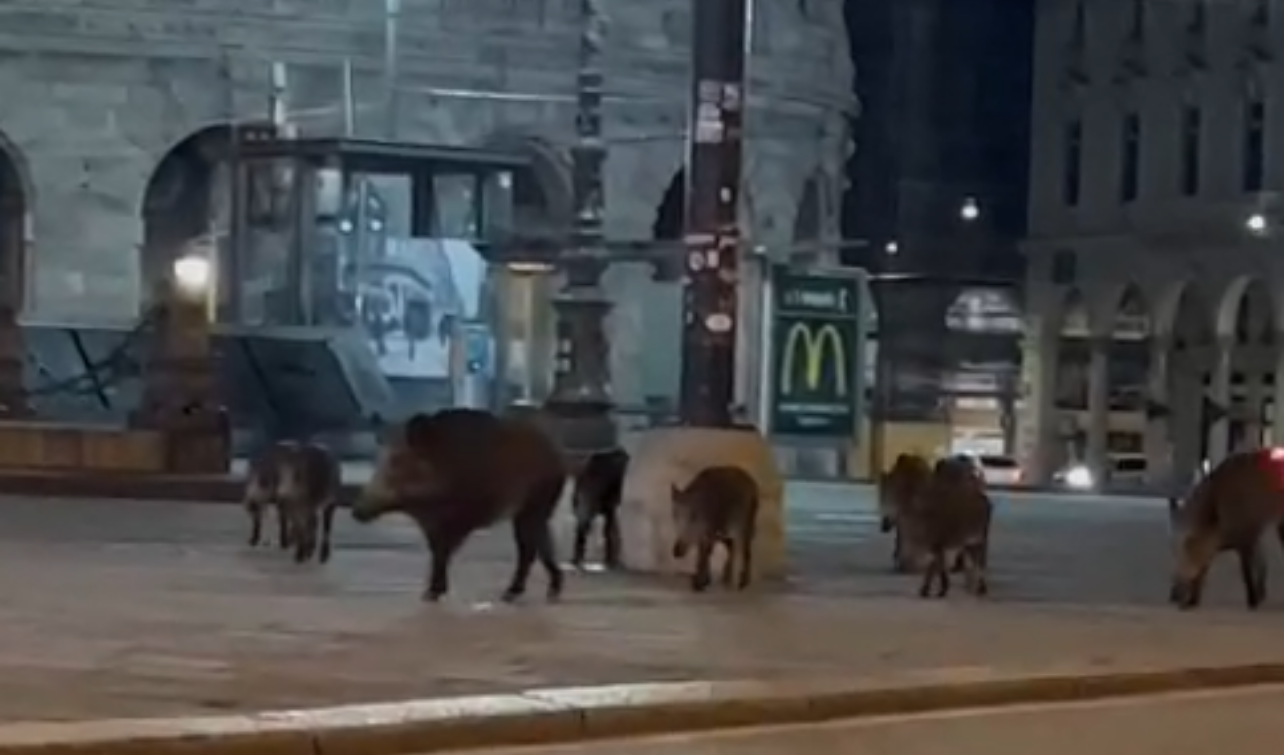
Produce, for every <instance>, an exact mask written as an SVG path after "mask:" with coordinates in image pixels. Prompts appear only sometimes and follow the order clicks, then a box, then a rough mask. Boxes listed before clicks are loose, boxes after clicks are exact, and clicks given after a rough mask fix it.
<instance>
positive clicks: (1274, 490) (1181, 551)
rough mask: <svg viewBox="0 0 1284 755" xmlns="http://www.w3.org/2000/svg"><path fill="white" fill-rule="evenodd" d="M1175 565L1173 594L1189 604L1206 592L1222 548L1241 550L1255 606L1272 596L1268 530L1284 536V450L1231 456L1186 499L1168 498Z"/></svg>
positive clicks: (1247, 587) (1184, 604)
mask: <svg viewBox="0 0 1284 755" xmlns="http://www.w3.org/2000/svg"><path fill="white" fill-rule="evenodd" d="M1168 513H1169V522H1170V524H1171V526H1172V535H1173V550H1174V561H1175V566H1174V570H1173V581H1172V587H1171V590H1170V592H1169V599H1170V600H1171V601H1172V602H1173V603H1174V604H1176V605H1177V606H1179V607H1181V608H1183V609H1190V608H1194V607H1196V606H1198V605H1199V603H1200V600H1201V599H1202V598H1203V591H1204V579H1205V577H1206V576H1207V574H1208V569H1209V567H1210V566H1211V565H1212V562H1213V560H1214V559H1215V558H1216V557H1217V555H1218V554H1219V553H1222V552H1224V551H1234V552H1235V553H1236V554H1237V555H1238V556H1239V566H1240V576H1241V578H1242V580H1243V582H1244V594H1245V599H1246V602H1247V604H1248V607H1249V609H1256V608H1257V607H1258V606H1260V605H1261V604H1262V601H1264V600H1265V599H1266V559H1265V555H1264V554H1263V553H1262V549H1261V540H1262V535H1263V534H1264V533H1265V532H1266V531H1267V530H1268V529H1274V530H1275V531H1276V535H1277V536H1278V537H1279V538H1280V540H1281V541H1282V542H1284V527H1281V521H1284V451H1281V450H1280V449H1269V450H1259V451H1250V452H1247V453H1240V454H1236V455H1234V456H1230V457H1228V458H1227V459H1225V460H1224V461H1222V463H1221V464H1218V465H1217V467H1216V468H1214V469H1213V470H1212V471H1211V472H1209V474H1208V475H1207V476H1206V477H1204V478H1203V479H1202V480H1200V481H1199V482H1198V483H1196V485H1195V488H1194V490H1192V491H1191V492H1190V494H1189V495H1188V496H1187V497H1186V501H1185V503H1184V504H1183V503H1182V502H1181V501H1180V500H1178V499H1177V498H1169V499H1168Z"/></svg>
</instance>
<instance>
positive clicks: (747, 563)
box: [736, 532, 754, 590]
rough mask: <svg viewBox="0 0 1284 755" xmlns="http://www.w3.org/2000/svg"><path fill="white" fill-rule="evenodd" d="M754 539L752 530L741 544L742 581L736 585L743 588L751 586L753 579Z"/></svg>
mask: <svg viewBox="0 0 1284 755" xmlns="http://www.w3.org/2000/svg"><path fill="white" fill-rule="evenodd" d="M753 541H754V534H753V533H752V532H750V533H749V534H748V535H747V536H746V537H745V540H744V542H743V543H741V544H740V581H739V583H737V585H736V587H737V588H739V589H741V590H744V589H746V588H747V587H749V582H750V581H751V580H752V579H753Z"/></svg>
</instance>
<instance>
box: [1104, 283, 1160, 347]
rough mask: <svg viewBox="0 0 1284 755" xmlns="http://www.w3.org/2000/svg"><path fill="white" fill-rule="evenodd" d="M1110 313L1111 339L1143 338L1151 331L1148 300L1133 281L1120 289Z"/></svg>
mask: <svg viewBox="0 0 1284 755" xmlns="http://www.w3.org/2000/svg"><path fill="white" fill-rule="evenodd" d="M1111 314H1112V317H1111V322H1110V335H1111V340H1113V341H1140V340H1145V339H1147V338H1149V337H1150V336H1151V333H1152V332H1153V316H1152V314H1151V307H1150V300H1149V298H1148V297H1147V296H1146V294H1145V292H1144V291H1142V289H1141V287H1140V286H1138V285H1137V284H1135V283H1129V284H1127V285H1125V286H1124V287H1123V288H1122V289H1120V291H1119V297H1118V299H1116V300H1115V302H1114V307H1113V308H1112V312H1111Z"/></svg>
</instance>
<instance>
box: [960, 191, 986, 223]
mask: <svg viewBox="0 0 1284 755" xmlns="http://www.w3.org/2000/svg"><path fill="white" fill-rule="evenodd" d="M959 217H960V218H962V219H963V220H965V221H967V222H969V223H970V222H972V221H973V220H976V219H977V218H979V217H981V208H980V206H979V205H977V203H976V199H975V198H973V197H968V198H967V199H965V200H963V206H962V207H960V208H959Z"/></svg>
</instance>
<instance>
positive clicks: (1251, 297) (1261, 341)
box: [1213, 278, 1277, 450]
mask: <svg viewBox="0 0 1284 755" xmlns="http://www.w3.org/2000/svg"><path fill="white" fill-rule="evenodd" d="M1230 303H1231V304H1233V305H1234V313H1233V314H1234V317H1233V324H1232V327H1231V330H1232V332H1233V344H1234V345H1233V347H1232V349H1233V351H1232V353H1231V355H1230V379H1229V384H1230V390H1229V395H1228V396H1227V397H1226V398H1227V399H1228V400H1227V404H1228V406H1227V410H1228V411H1229V413H1230V416H1229V418H1228V425H1227V428H1226V435H1227V437H1226V441H1227V443H1228V448H1229V449H1231V450H1235V449H1244V448H1258V447H1261V446H1263V445H1266V444H1267V443H1268V442H1269V441H1268V440H1267V434H1268V432H1270V430H1271V426H1272V424H1273V423H1272V422H1271V421H1270V420H1269V419H1268V418H1270V417H1273V416H1274V410H1273V406H1274V403H1275V402H1274V400H1273V398H1272V397H1273V396H1274V387H1275V381H1276V380H1277V375H1276V374H1275V362H1276V359H1275V347H1274V344H1275V316H1274V315H1275V301H1274V297H1273V296H1272V295H1271V292H1270V289H1268V288H1267V286H1266V284H1265V283H1264V282H1263V281H1261V280H1260V279H1257V278H1254V279H1251V280H1249V281H1246V282H1245V285H1244V289H1243V291H1242V293H1240V295H1239V299H1238V301H1234V302H1230ZM1213 400H1214V402H1215V401H1216V397H1214V399H1213Z"/></svg>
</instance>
